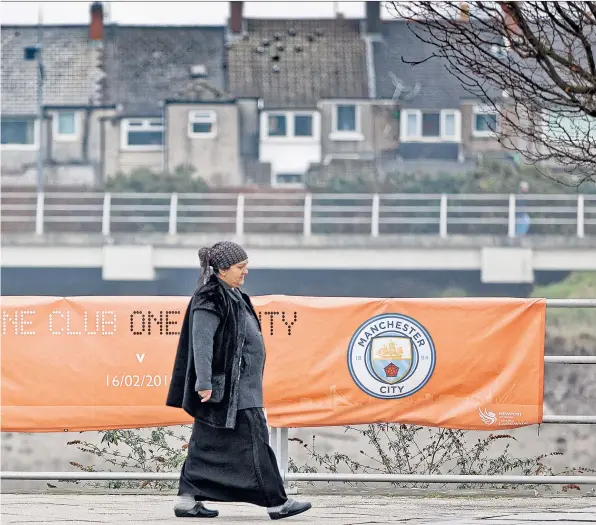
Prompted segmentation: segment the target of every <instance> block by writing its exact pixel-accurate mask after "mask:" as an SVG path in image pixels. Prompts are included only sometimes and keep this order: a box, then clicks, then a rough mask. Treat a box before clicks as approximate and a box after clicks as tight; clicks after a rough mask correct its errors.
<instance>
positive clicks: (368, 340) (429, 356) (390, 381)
mask: <svg viewBox="0 0 596 525" xmlns="http://www.w3.org/2000/svg"><path fill="white" fill-rule="evenodd" d="M435 354H436V352H435V345H434V343H433V340H432V338H431V336H430V334H429V333H428V331H427V330H426V329H425V328H424V326H422V325H421V324H420V323H419V322H418V321H416V320H415V319H412V318H411V317H408V316H405V315H401V314H382V315H377V316H376V317H373V318H371V319H369V320H368V321H366V322H365V323H363V324H362V325H361V326H360V327H359V328H358V330H356V332H355V333H354V335H353V336H352V339H351V341H350V346H349V347H348V368H349V370H350V374H351V376H352V379H353V380H354V382H355V383H356V384H357V385H358V387H359V388H360V389H361V390H362V391H364V392H366V393H367V394H368V395H370V396H373V397H376V398H378V399H399V398H402V397H407V396H410V395H412V394H414V393H415V392H418V391H419V390H420V389H421V388H423V387H424V385H426V383H428V381H429V380H430V378H431V376H432V374H433V371H434V369H435V362H436V355H435Z"/></svg>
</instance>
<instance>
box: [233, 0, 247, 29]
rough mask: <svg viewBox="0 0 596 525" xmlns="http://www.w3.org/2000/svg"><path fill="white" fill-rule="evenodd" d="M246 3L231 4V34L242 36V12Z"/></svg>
mask: <svg viewBox="0 0 596 525" xmlns="http://www.w3.org/2000/svg"><path fill="white" fill-rule="evenodd" d="M243 7H244V2H230V33H231V34H232V35H241V34H242V26H243V25H244V24H243V21H244V20H243V16H242V10H243Z"/></svg>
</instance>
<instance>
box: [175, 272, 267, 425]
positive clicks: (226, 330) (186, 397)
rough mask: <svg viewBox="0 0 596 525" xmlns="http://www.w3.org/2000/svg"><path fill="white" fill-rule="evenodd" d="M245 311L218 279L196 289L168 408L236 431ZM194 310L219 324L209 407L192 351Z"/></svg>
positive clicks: (183, 330) (180, 345)
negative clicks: (211, 316) (199, 387)
mask: <svg viewBox="0 0 596 525" xmlns="http://www.w3.org/2000/svg"><path fill="white" fill-rule="evenodd" d="M241 295H242V298H243V299H244V301H246V303H247V304H248V305H249V308H250V310H251V311H252V313H253V314H254V315H255V317H256V313H255V311H254V308H253V306H252V302H251V300H250V298H249V297H248V296H247V295H246V294H244V293H242V292H241ZM243 308H245V307H244V306H243V305H242V304H241V302H240V301H233V300H232V299H231V297H230V296H229V294H228V293H226V290H225V289H224V288H223V286H222V285H221V283H220V282H219V279H218V278H217V277H216V276H215V275H212V276H211V278H210V279H209V281H208V282H207V283H206V284H205V285H204V286H201V287H200V288H198V289H197V291H196V292H195V293H194V295H193V297H192V298H191V300H190V303H189V305H188V307H187V309H186V312H185V315H184V321H183V324H182V330H181V332H180V338H179V340H178V350H177V352H176V359H175V361H174V370H173V372H172V381H171V383H170V389H169V393H168V398H167V401H166V405H167V406H171V407H176V408H182V409H184V410H185V411H186V412H187V413H188V414H189V415H190V416H192V417H194V418H195V419H198V420H200V421H202V422H204V423H207V424H208V425H211V426H214V427H217V428H235V426H236V414H237V412H238V387H239V378H240V365H241V359H242V349H243V348H244V340H245V337H246V316H245V315H244V312H243V311H242V309H243ZM195 310H205V311H208V312H211V313H214V314H216V315H217V316H218V317H219V320H220V322H219V326H218V328H217V331H216V333H215V340H214V345H213V360H212V386H213V392H212V395H211V399H210V400H209V401H208V402H206V403H201V399H200V397H199V395H198V393H197V391H196V384H197V376H196V370H195V363H194V354H193V350H192V318H193V312H194V311H195ZM259 328H260V325H259Z"/></svg>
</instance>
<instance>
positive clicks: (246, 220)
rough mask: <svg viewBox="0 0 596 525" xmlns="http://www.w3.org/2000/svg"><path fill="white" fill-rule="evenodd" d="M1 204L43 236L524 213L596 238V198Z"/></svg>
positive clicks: (7, 219)
mask: <svg viewBox="0 0 596 525" xmlns="http://www.w3.org/2000/svg"><path fill="white" fill-rule="evenodd" d="M522 198H523V200H521V201H520V199H522ZM1 208H2V212H1V213H2V215H1V217H2V222H3V229H4V231H5V233H10V232H11V231H13V232H25V231H30V232H33V231H34V232H35V233H36V234H38V235H43V234H44V233H52V232H82V233H98V234H99V233H100V234H103V235H104V236H110V235H114V234H118V233H149V232H151V233H163V234H168V235H170V236H176V235H184V234H189V233H218V234H219V233H220V234H233V235H237V236H242V235H245V234H260V233H264V234H274V233H279V234H293V235H302V236H306V237H308V236H311V235H319V234H352V235H353V234H357V235H369V236H372V237H378V236H383V235H401V234H426V235H437V236H440V237H447V236H449V235H502V236H509V237H516V236H518V234H519V233H518V228H519V227H520V220H521V219H522V217H521V215H522V214H525V213H527V214H528V216H529V219H530V226H529V232H528V234H529V235H533V234H538V235H565V236H570V235H572V236H576V237H579V238H582V237H585V236H588V235H596V195H524V196H523V197H520V196H519V195H499V194H452V195H446V194H443V195H437V194H386V195H378V194H375V195H368V194H341V193H335V194H330V193H327V194H323V193H312V194H311V193H306V194H304V193H260V194H259V193H239V194H234V193H196V194H176V193H174V194H166V193H154V194H151V193H74V192H48V193H40V194H35V193H22V192H21V193H17V192H4V193H3V194H2V202H1ZM519 231H521V230H519Z"/></svg>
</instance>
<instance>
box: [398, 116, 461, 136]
mask: <svg viewBox="0 0 596 525" xmlns="http://www.w3.org/2000/svg"><path fill="white" fill-rule="evenodd" d="M400 121H401V124H400V128H401V132H400V135H401V140H402V142H459V141H460V140H461V119H460V112H459V111H458V110H455V109H444V110H441V111H421V110H418V109H406V110H404V111H402V113H401V116H400Z"/></svg>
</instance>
